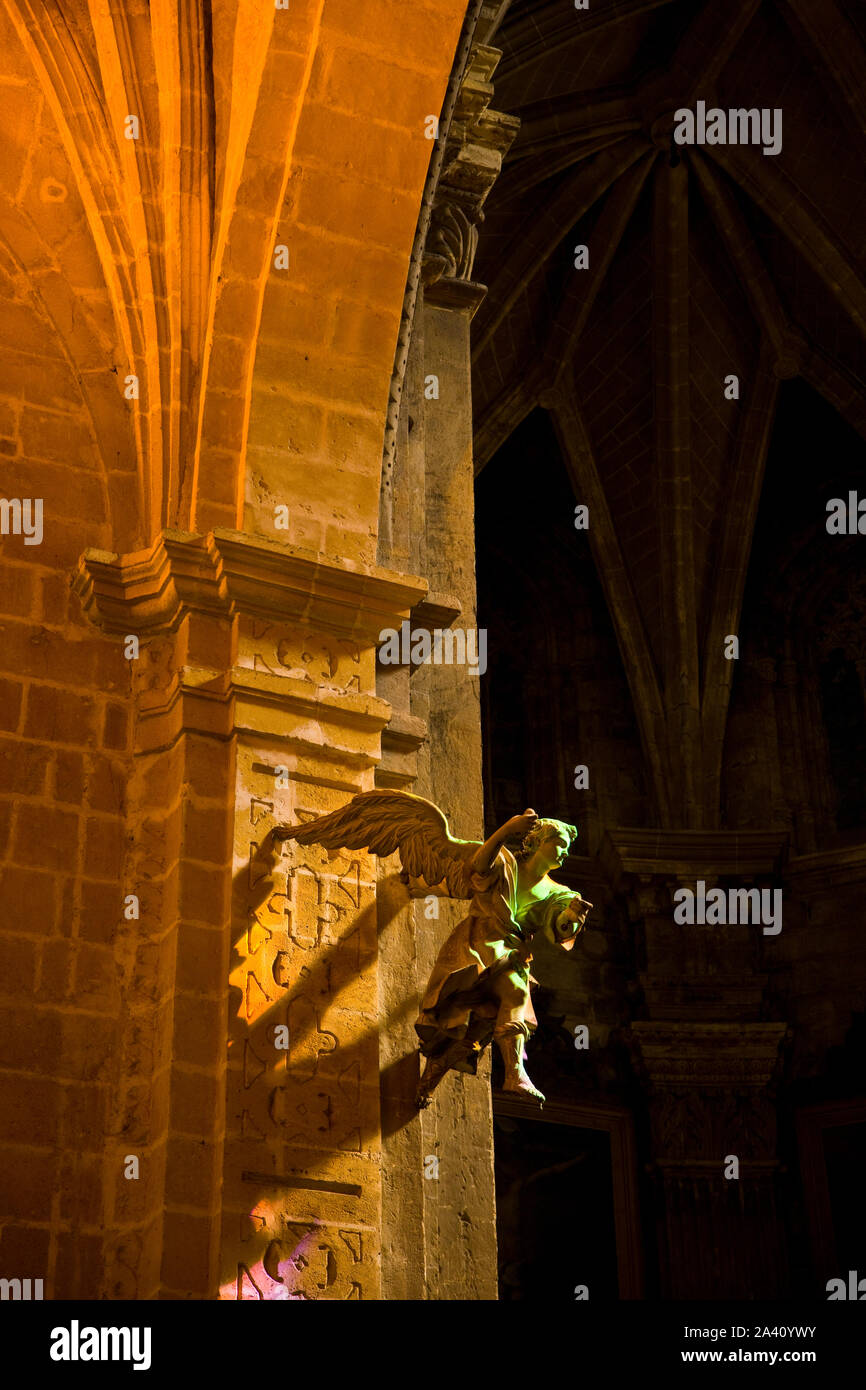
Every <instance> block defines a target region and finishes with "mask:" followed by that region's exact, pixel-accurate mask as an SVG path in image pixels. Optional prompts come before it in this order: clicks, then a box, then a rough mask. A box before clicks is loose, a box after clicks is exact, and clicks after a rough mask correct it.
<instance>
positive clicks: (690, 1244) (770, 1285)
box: [602, 830, 787, 1299]
mask: <svg viewBox="0 0 866 1390" xmlns="http://www.w3.org/2000/svg"><path fill="white" fill-rule="evenodd" d="M784 841H785V837H784V836H780V835H777V834H773V833H772V832H760V833H755V834H743V833H738V834H734V835H726V834H724V833H722V832H712V831H707V832H703V831H691V832H689V831H683V832H679V833H677V832H658V831H632V830H629V831H626V830H613V831H610V832H609V834H608V837H607V838H606V840H605V842H604V845H603V849H602V857H603V860H604V862H605V864H606V867H607V870H608V872H609V874H610V876H611V878H612V880H613V881H614V883H615V886H616V889H617V891H618V892H621V893H623V894H624V895H625V897H626V899H627V902H628V907H629V912H630V916H631V918H632V920H633V922H634V923H635V931H636V939H637V940H636V945H637V951H636V954H637V957H638V960H639V962H640V963H641V965H642V967H643V968H642V970H641V973H640V984H641V987H642V991H643V1001H644V1003H643V1007H642V1009H641V1012H642V1013H643V1014H644V1015H645V1017H641V1018H638V1019H635V1021H634V1022H632V1024H631V1027H630V1030H629V1034H628V1042H629V1045H630V1048H631V1051H632V1057H633V1063H634V1066H635V1070H636V1073H637V1075H638V1076H639V1077H640V1079H641V1080H642V1082H643V1084H644V1086H645V1089H646V1096H647V1107H648V1112H649V1128H650V1146H651V1152H650V1154H649V1155H648V1157H649V1171H650V1172H651V1173H652V1174H653V1177H654V1184H655V1198H656V1212H655V1219H656V1230H657V1244H658V1252H659V1263H660V1278H661V1287H660V1290H659V1292H660V1295H661V1296H662V1297H663V1298H666V1299H678V1298H682V1299H686V1298H688V1299H695V1298H732V1299H734V1298H777V1297H782V1296H784V1294H785V1291H786V1290H785V1283H784V1271H785V1269H786V1266H787V1260H786V1254H785V1232H784V1230H783V1228H782V1226H781V1224H780V1221H779V1218H778V1215H777V1207H776V1183H777V1179H778V1172H779V1160H778V1158H777V1153H776V1113H775V1100H774V1090H773V1086H774V1082H775V1080H776V1075H777V1068H778V1063H779V1048H780V1044H781V1043H782V1041H783V1039H784V1038H785V1036H786V1033H787V1025H786V1024H785V1023H781V1022H767V1021H764V1019H763V1018H762V995H763V990H764V986H765V984H766V977H765V976H763V975H761V974H760V973H759V972H758V968H757V966H758V961H759V959H760V956H759V948H758V946H757V938H756V935H755V934H756V933H758V934H760V933H761V926H760V925H748V924H740V925H727V926H722V925H718V926H707V925H699V924H697V923H696V924H695V925H688V924H685V925H680V924H678V923H676V922H675V921H674V916H673V913H674V902H673V897H672V895H673V893H674V891H675V890H676V889H677V888H678V887H690V888H691V889H692V891H694V890H695V887H696V884H697V882H698V881H699V880H703V881H704V883H705V884H706V890H707V892H709V890H710V889H711V888H712V887H715V886H716V885H717V884H718V882H719V880H720V879H721V881H722V882H728V881H731V882H732V883H734V884H735V886H736V887H751V886H753V885H760V884H766V883H768V882H772V880H773V878H774V876H775V875H776V874H777V872H778V866H779V861H780V858H781V854H782V850H783V847H784ZM732 1159H736V1162H737V1165H738V1176H737V1177H733V1176H730V1174H732V1173H733V1172H734V1167H733V1165H732V1162H731V1160H732ZM726 1169H727V1173H728V1174H729V1176H726Z"/></svg>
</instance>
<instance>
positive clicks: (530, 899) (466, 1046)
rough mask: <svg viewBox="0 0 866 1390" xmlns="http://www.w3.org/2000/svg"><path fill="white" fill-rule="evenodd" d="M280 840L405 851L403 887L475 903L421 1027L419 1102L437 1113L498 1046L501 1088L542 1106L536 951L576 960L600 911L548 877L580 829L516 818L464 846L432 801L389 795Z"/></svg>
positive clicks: (372, 796)
mask: <svg viewBox="0 0 866 1390" xmlns="http://www.w3.org/2000/svg"><path fill="white" fill-rule="evenodd" d="M518 835H520V836H522V837H523V844H522V848H521V849H520V850H519V852H518V853H517V855H516V856H515V855H513V854H512V853H511V851H510V850H508V849H506V847H505V841H506V840H508V839H511V838H512V837H516V836H518ZM273 836H274V839H275V840H295V841H296V842H297V843H298V844H299V845H314V844H316V845H323V846H324V847H325V848H326V849H329V850H338V849H368V850H370V851H371V852H372V853H373V854H377V855H380V856H381V857H386V856H387V855H390V854H393V853H394V851H395V850H399V852H400V861H401V863H402V865H403V871H404V872H403V874H402V875H401V877H402V879H403V881H404V882H405V883H407V884H408V883H409V882H410V880H415V881H416V883H417V887H416V892H417V891H418V888H420V891H421V892H424V891H425V890H426V892H428V893H436V894H438V895H439V896H444V897H449V898H468V899H469V900H470V901H469V912H468V914H467V915H466V916H465V917H464V918H463V920H462V921H461V922H460V923H458V925H457V926H456V927H455V928H454V930H453V932H452V933H451V935H450V936H449V938H448V940H447V941H446V942H445V944H444V946H443V947H442V949H441V950H440V952H439V955H438V957H437V959H436V964H435V965H434V967H433V973H432V975H431V976H430V980H429V983H428V985H427V991H426V993H425V995H424V998H423V999H422V1000H421V1009H420V1013H419V1015H418V1019H417V1021H416V1023H415V1031H416V1033H417V1034H418V1038H419V1048H420V1051H421V1054H422V1055H423V1056H424V1057H425V1058H426V1065H425V1068H424V1073H423V1075H422V1077H421V1081H420V1084H419V1086H418V1090H417V1093H416V1096H415V1104H416V1106H417V1107H418V1109H423V1108H424V1107H426V1106H427V1105H429V1103H430V1095H431V1093H432V1092H433V1090H434V1088H435V1087H436V1086H437V1085H438V1084H439V1082H440V1081H441V1080H442V1077H443V1076H444V1075H445V1073H446V1072H448V1071H462V1072H469V1073H470V1074H471V1075H473V1076H474V1075H475V1074H476V1072H477V1069H478V1059H479V1057H480V1056H481V1054H482V1053H483V1051H484V1049H485V1047H487V1045H488V1044H489V1042H490V1041H491V1039H492V1038H495V1039H496V1041H497V1043H498V1045H499V1049H500V1051H501V1053H502V1060H503V1062H504V1063H505V1084H504V1088H503V1089H504V1090H505V1091H509V1092H516V1093H518V1094H520V1095H523V1096H527V1097H529V1098H530V1099H531V1100H533V1101H535V1102H536V1103H537V1104H539V1105H543V1104H544V1096H543V1095H542V1093H541V1092H540V1091H539V1090H537V1089H536V1087H535V1086H533V1084H532V1082H531V1081H530V1079H529V1077H528V1076H527V1074H526V1068H525V1066H524V1050H525V1043H526V1040H527V1038H529V1037H530V1035H531V1034H532V1033H533V1032H534V1031H535V1028H536V1026H537V1020H536V1017H535V1012H534V1010H533V1008H532V1000H531V998H530V993H529V985H530V981H531V976H530V974H529V964H530V961H531V960H532V952H531V950H530V947H531V945H532V939H533V937H534V935H535V933H536V932H539V931H541V932H543V933H544V934H545V936H546V937H547V939H548V940H550V941H552V942H554V943H556V944H557V945H560V946H562V948H563V949H564V950H566V951H569V950H571V948H572V947H573V945H574V942H575V939H576V937H577V935H578V933H579V932H580V931H582V929H583V926H584V922H585V919H586V915H587V913H588V912H589V910H590V908H591V907H592V903H590V902H587V901H586V899H585V898H582V897H581V895H580V894H579V893H573V892H572V891H571V889H570V888H566V887H565V886H564V885H563V884H561V883H556V882H555V881H554V880H553V879H552V878H550V876H549V875H550V872H551V870H552V869H557V868H559V867H560V866H561V865H562V862H563V860H564V858H565V856H566V855H567V854H568V851H569V849H570V847H571V845H572V844H573V842H574V841H575V840H576V839H577V830H576V829H575V827H574V826H573V825H567V824H566V823H565V822H564V821H559V820H547V819H542V818H540V817H539V816H538V815H537V814H536V812H535V811H533V810H531V809H530V810H527V811H524V813H523V815H522V816H512V818H511V820H509V821H506V822H505V824H504V825H501V826H500V827H499V829H498V830H495V831H494V832H493V834H492V835H491V836H490V838H489V839H488V840H485V841H484V843H483V844H482V843H481V842H480V841H478V840H456V839H454V837H453V836H452V835H451V834H450V833H449V830H448V822H447V820H446V819H445V817H444V815H443V814H442V812H441V811H440V810H439V808H438V806H434V804H433V802H432V801H426V800H425V799H424V797H421V796H414V795H413V794H412V793H411V792H397V791H381V792H360V793H359V794H358V795H357V796H355V797H353V798H352V800H351V801H350V802H348V804H347V805H346V806H344V807H342V809H341V810H339V811H334V812H333V814H331V815H329V816H320V817H318V818H317V819H316V820H312V821H307V822H306V824H304V825H297V826H283V827H278V828H276V829H275V830H274V832H273ZM532 983H535V981H532Z"/></svg>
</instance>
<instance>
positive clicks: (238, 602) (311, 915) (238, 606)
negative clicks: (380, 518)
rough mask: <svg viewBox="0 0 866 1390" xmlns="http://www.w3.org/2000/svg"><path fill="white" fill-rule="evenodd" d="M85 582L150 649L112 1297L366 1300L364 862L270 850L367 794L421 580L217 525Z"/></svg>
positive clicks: (373, 1269) (143, 692) (371, 1286)
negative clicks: (387, 663)
mask: <svg viewBox="0 0 866 1390" xmlns="http://www.w3.org/2000/svg"><path fill="white" fill-rule="evenodd" d="M79 588H80V592H81V594H82V598H83V600H84V603H85V607H86V608H87V610H88V612H89V613H90V614H91V616H92V617H93V618H94V620H95V621H97V622H99V623H100V624H101V625H102V626H103V627H105V628H106V629H107V630H109V631H111V632H115V633H117V634H118V635H119V636H125V635H126V634H137V635H138V636H139V637H140V638H141V639H142V648H141V656H140V658H139V660H140V662H141V675H140V679H139V689H140V695H139V702H138V729H137V739H138V747H139V753H140V757H141V763H140V768H141V770H140V772H139V773H138V774H137V777H136V783H135V786H134V788H133V792H134V795H133V799H132V801H131V804H130V817H129V824H130V836H131V840H132V845H133V852H132V855H131V857H130V863H129V866H128V869H127V878H128V883H127V885H126V887H127V888H128V891H130V892H133V893H137V894H138V895H139V897H140V901H141V914H140V918H139V920H137V921H132V922H130V923H129V928H128V931H127V934H126V950H127V954H128V958H129V970H128V974H129V979H130V994H129V1001H130V1015H129V1022H128V1027H127V1046H126V1048H125V1050H124V1055H123V1057H122V1058H121V1059H119V1065H118V1090H119V1101H118V1115H117V1117H116V1124H117V1126H118V1132H119V1133H122V1138H121V1139H120V1140H119V1141H118V1143H116V1144H115V1145H113V1148H114V1149H116V1150H117V1154H116V1156H115V1157H114V1159H113V1160H112V1159H111V1156H110V1153H109V1162H110V1163H111V1162H113V1168H114V1170H115V1203H114V1209H113V1211H112V1212H111V1214H110V1220H111V1221H112V1222H113V1223H114V1224H115V1225H116V1226H117V1227H119V1228H120V1230H119V1235H118V1248H117V1251H116V1252H115V1260H114V1267H115V1268H114V1272H113V1273H112V1275H111V1276H110V1277H111V1279H112V1280H113V1284H112V1289H113V1291H114V1293H115V1295H116V1294H117V1292H118V1291H119V1288H118V1286H119V1285H120V1284H122V1283H123V1281H124V1280H125V1285H124V1287H123V1292H124V1294H125V1296H129V1297H147V1296H151V1295H153V1294H155V1293H159V1294H162V1295H164V1296H169V1297H200V1298H207V1297H215V1296H220V1297H223V1298H231V1299H236V1298H253V1299H257V1298H264V1299H316V1298H329V1299H347V1298H376V1297H378V1296H379V1290H380V1258H381V1249H380V1237H381V1192H380V1167H381V1142H380V1125H379V1055H378V1029H379V1017H378V1002H377V986H376V976H377V961H378V949H377V936H376V917H375V908H374V887H375V876H374V866H373V864H371V862H370V859H369V856H367V855H365V854H347V853H340V854H336V855H329V854H328V853H327V852H326V851H324V850H321V849H319V848H317V847H315V846H314V847H311V848H303V849H302V848H300V847H298V846H294V845H290V844H283V845H282V846H281V853H280V854H279V855H277V854H275V853H274V852H273V850H272V849H271V847H270V841H269V840H268V832H269V830H270V829H271V827H272V826H273V825H274V824H278V823H285V822H295V821H297V820H303V819H305V818H308V817H311V816H316V815H321V814H324V813H326V812H328V811H330V810H333V809H335V808H336V807H337V806H338V805H342V804H344V802H345V801H346V800H347V799H348V798H349V797H350V796H351V795H353V794H354V793H355V792H357V791H362V790H367V789H369V788H371V787H372V785H373V774H374V769H375V767H376V765H377V764H378V762H379V761H380V758H381V735H382V730H383V729H384V728H385V726H386V725H387V723H388V720H389V717H390V714H391V711H390V708H389V706H388V705H387V704H386V703H385V702H384V701H382V700H380V699H378V698H377V697H376V695H375V693H374V685H375V674H374V664H375V643H376V640H377V638H378V634H379V632H380V630H381V628H382V627H383V626H399V624H400V622H401V621H402V620H403V619H404V618H406V617H407V616H408V614H409V611H410V609H411V608H412V606H413V605H414V604H416V603H417V602H418V601H419V600H420V599H421V598H422V597H423V595H424V592H425V586H424V585H423V584H422V583H421V582H420V581H412V580H411V579H409V578H407V577H406V576H397V575H394V574H391V573H389V572H387V571H384V570H382V569H378V568H375V567H367V568H364V567H361V566H350V565H348V564H341V563H339V562H336V561H330V560H326V559H325V558H324V557H322V556H321V555H316V554H314V553H313V552H309V551H304V550H302V549H300V548H298V547H292V546H287V545H282V544H280V543H277V542H273V541H268V540H262V539H259V538H254V537H251V536H248V535H245V534H242V533H239V532H230V531H218V532H215V533H211V534H209V535H208V536H206V537H201V536H188V535H178V534H176V533H175V534H171V533H167V534H166V535H165V536H164V537H162V538H161V539H160V540H159V541H158V542H157V543H156V545H155V546H154V547H153V548H152V549H151V550H150V551H149V552H146V553H143V554H141V555H135V556H125V557H117V556H107V555H103V554H101V553H99V552H89V553H88V555H87V556H86V557H85V560H84V562H83V564H82V568H81V572H80V576H79ZM133 1138H134V1139H135V1141H136V1142H137V1143H138V1144H139V1147H140V1149H141V1152H142V1154H143V1162H142V1169H143V1172H142V1180H141V1182H140V1183H139V1185H137V1186H136V1185H135V1184H130V1183H128V1182H124V1179H123V1176H122V1174H120V1175H118V1174H117V1167H118V1161H119V1158H120V1150H125V1151H129V1150H131V1149H132V1148H134V1144H133V1142H132V1140H133Z"/></svg>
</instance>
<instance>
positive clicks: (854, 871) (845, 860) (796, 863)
mask: <svg viewBox="0 0 866 1390" xmlns="http://www.w3.org/2000/svg"><path fill="white" fill-rule="evenodd" d="M785 878H786V880H788V881H789V882H790V884H791V887H792V888H794V889H796V891H797V892H799V893H820V892H822V891H823V890H825V889H837V888H840V887H842V885H843V884H846V883H862V882H863V881H864V880H866V844H864V845H847V846H845V847H844V848H842V849H825V850H819V851H818V852H817V853H816V854H798V855H797V856H796V858H793V859H790V860H789V861H788V864H787V867H786V869H785Z"/></svg>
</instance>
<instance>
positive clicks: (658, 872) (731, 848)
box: [600, 827, 788, 889]
mask: <svg viewBox="0 0 866 1390" xmlns="http://www.w3.org/2000/svg"><path fill="white" fill-rule="evenodd" d="M787 844H788V835H787V833H786V832H784V831H775V830H753V831H742V830H643V829H634V830H632V829H623V828H620V827H614V828H613V829H611V830H608V831H607V833H606V834H605V837H604V839H603V841H602V845H601V850H600V858H601V862H602V864H603V866H604V868H605V870H606V872H607V873H608V875H609V877H610V879H611V881H612V883H613V884H614V886H615V888H618V889H627V888H628V887H629V886H630V884H631V882H632V881H633V880H634V879H638V880H643V881H644V882H646V881H648V880H651V879H662V880H664V881H666V882H668V883H693V882H696V881H697V879H701V878H702V879H704V880H706V881H707V882H708V883H709V882H711V881H713V882H714V881H715V880H717V879H719V878H736V879H751V878H756V877H767V878H769V877H772V876H775V875H777V874H778V873H779V872H780V871H781V868H782V865H783V863H784V858H785V852H786V849H787Z"/></svg>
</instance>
